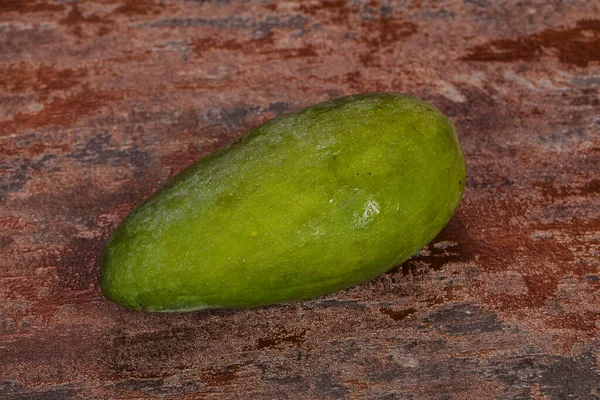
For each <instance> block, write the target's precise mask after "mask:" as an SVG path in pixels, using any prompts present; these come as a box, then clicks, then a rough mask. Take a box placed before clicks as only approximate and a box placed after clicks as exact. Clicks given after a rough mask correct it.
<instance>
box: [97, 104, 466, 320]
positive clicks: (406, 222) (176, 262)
mask: <svg viewBox="0 0 600 400" xmlns="http://www.w3.org/2000/svg"><path fill="white" fill-rule="evenodd" d="M464 185H465V163H464V159H463V155H462V152H461V150H460V146H459V143H458V139H457V136H456V133H455V129H454V125H453V124H452V122H451V121H450V120H449V119H448V118H446V117H445V116H444V115H443V114H442V113H441V112H439V111H438V110H437V109H435V108H434V107H433V106H431V105H429V104H426V103H424V102H422V101H419V100H417V99H415V98H412V97H408V96H405V95H401V94H394V93H367V94H360V95H354V96H348V97H343V98H340V99H337V100H333V101H328V102H325V103H321V104H317V105H314V106H312V107H308V108H305V109H303V110H300V111H298V112H295V113H292V114H288V115H284V116H281V117H278V118H274V119H272V120H270V121H268V122H267V123H265V124H263V125H261V126H259V127H258V128H255V129H253V130H252V131H250V132H249V133H247V134H246V135H244V136H242V137H241V138H240V139H238V140H236V141H235V142H233V143H231V144H229V145H228V146H226V147H224V148H222V149H220V150H218V151H216V152H214V153H213V154H211V155H210V156H208V157H206V158H204V159H202V160H200V161H198V162H197V163H195V164H194V165H192V166H191V167H189V168H188V169H186V170H185V171H183V172H182V173H181V174H179V175H178V176H176V177H175V178H174V179H173V180H171V181H170V182H168V183H167V184H166V185H165V186H164V187H163V188H162V189H161V190H159V191H158V192H157V193H155V194H154V195H152V196H151V197H150V198H148V199H147V200H146V201H144V202H143V203H142V204H141V205H140V206H139V207H137V208H136V209H135V210H134V211H133V212H132V213H131V214H129V216H127V218H126V219H125V220H124V221H123V222H122V223H121V225H120V226H119V227H118V228H117V230H116V231H115V232H114V235H113V236H112V238H111V239H110V241H109V242H108V244H107V246H106V248H105V252H104V256H103V260H102V269H101V278H100V280H101V287H102V291H103V292H104V294H105V295H106V297H108V298H109V299H110V300H112V301H114V302H116V303H118V304H121V305H123V306H125V307H130V308H135V309H142V310H149V311H193V310H199V309H205V308H242V307H254V306H261V305H267V304H273V303H279V302H289V301H298V300H303V299H309V298H314V297H318V296H321V295H324V294H328V293H332V292H335V291H337V290H340V289H343V288H347V287H350V286H353V285H356V284H358V283H360V282H363V281H365V280H368V279H371V278H374V277H376V276H378V275H380V274H381V273H383V272H385V271H387V270H389V269H391V268H393V267H394V266H396V265H398V264H400V263H402V262H403V261H405V260H406V259H408V258H409V257H410V256H411V255H413V254H414V253H415V252H417V251H418V250H419V249H421V248H422V247H423V246H424V245H425V244H427V243H428V242H429V241H431V240H432V239H433V238H434V237H435V236H436V234H437V233H438V232H439V231H440V230H441V229H442V228H443V227H444V225H445V224H446V223H447V222H448V221H449V219H450V218H451V216H452V214H453V212H454V210H455V208H456V207H457V205H458V203H459V201H460V198H461V196H462V193H463V190H464Z"/></svg>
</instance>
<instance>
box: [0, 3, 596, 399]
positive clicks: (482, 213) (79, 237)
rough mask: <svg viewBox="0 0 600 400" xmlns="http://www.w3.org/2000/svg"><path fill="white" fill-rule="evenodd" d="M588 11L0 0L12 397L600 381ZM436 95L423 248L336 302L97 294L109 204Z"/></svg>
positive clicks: (430, 394)
mask: <svg viewBox="0 0 600 400" xmlns="http://www.w3.org/2000/svg"><path fill="white" fill-rule="evenodd" d="M599 15H600V9H599V8H598V5H596V4H595V3H594V2H584V1H562V0H549V1H543V2H542V1H527V2H517V3H515V2H492V1H487V0H442V1H414V2H409V1H367V0H357V1H349V2H346V1H309V2H304V1H302V2H300V1H285V2H276V1H261V2H248V1H243V0H232V1H197V0H167V1H158V0H144V1H129V0H126V1H125V0H104V1H92V0H90V1H80V2H73V1H51V0H19V1H16V0H5V1H2V2H0V254H1V257H0V360H2V362H1V364H2V367H0V397H1V398H7V399H22V398H36V399H53V398H57V399H58V398H60V399H80V398H89V399H96V398H97V399H105V398H120V399H138V398H184V399H185V398H189V399H194V398H207V399H210V398H252V399H272V398H277V399H286V398H289V399H298V398H302V399H304V398H306V399H311V398H314V399H327V398H330V399H346V398H347V399H354V398H356V399H358V398H368V399H413V398H414V399H481V398H485V399H487V398H499V399H514V398H522V399H564V398H578V399H594V398H597V397H598V396H600V385H599V384H598V382H600V372H599V369H598V368H599V367H598V365H599V357H600V355H599V352H598V349H600V340H599V337H600V335H599V332H600V201H599V200H598V199H599V198H600V184H599V179H598V177H599V176H600V113H599V112H598V110H599V107H598V106H599V105H600V103H599V98H600V96H599V93H598V91H599V88H600V84H599V83H600V59H599V58H598V55H599V54H600V49H599V48H598V43H600V36H599V35H600V33H599V32H600V28H599V26H600V25H599V24H600V18H599V17H598V16H599ZM384 90H385V91H398V92H406V93H410V94H413V95H415V96H418V97H421V98H423V99H425V100H428V101H430V102H432V103H433V104H435V105H436V106H438V107H439V108H440V109H442V110H443V111H444V112H445V113H446V114H448V115H449V116H451V118H452V119H453V120H454V121H455V123H456V126H457V129H458V132H459V135H460V139H461V143H462V146H463V150H464V153H465V158H466V160H467V167H468V181H467V189H466V192H465V196H464V199H463V202H462V203H461V205H460V207H459V209H458V210H457V213H456V215H455V216H454V218H453V219H452V221H451V222H450V223H449V224H448V226H447V227H446V228H445V229H444V230H443V231H442V232H441V233H440V235H439V236H438V237H437V238H436V239H435V240H434V241H433V242H432V243H431V244H430V245H428V246H427V247H426V248H425V249H423V250H422V251H421V252H420V253H419V254H417V255H416V256H414V257H413V258H412V259H411V260H409V261H407V262H406V263H404V264H403V265H401V266H398V267H397V268H395V269H393V270H392V271H390V272H388V273H386V274H384V275H383V276H381V277H379V278H378V279H376V280H373V281H371V282H367V283H365V284H362V285H359V286H357V287H354V288H351V289H349V290H346V291H342V292H339V293H336V294H333V295H330V296H327V297H324V298H320V299H316V300H312V301H306V302H302V303H296V304H287V305H278V306H271V307H263V308H258V309H253V310H237V311H227V310H212V311H205V312H198V313H194V314H186V315H157V314H144V313H139V312H132V311H128V310H125V309H121V308H119V307H118V306H116V305H114V304H111V303H109V302H108V301H106V300H105V299H104V298H103V297H102V295H101V293H100V290H99V287H98V282H97V275H98V257H99V255H100V254H101V250H102V247H103V245H104V243H105V242H106V240H107V238H108V236H109V235H110V233H111V232H112V230H113V229H114V228H115V227H116V225H117V224H118V223H119V221H120V220H121V219H122V218H123V217H124V216H125V215H126V214H127V213H128V212H129V211H130V210H131V209H132V208H133V207H134V206H135V205H136V204H138V203H139V202H140V201H141V200H142V199H143V198H145V197H146V196H148V195H150V194H151V193H152V192H153V191H154V190H156V189H157V188H158V187H159V186H160V185H161V184H162V183H163V182H165V181H166V180H168V179H169V178H170V177H172V176H173V175H175V174H176V173H177V172H179V171H181V170H182V169H183V168H185V167H186V166H188V165H189V164H191V163H193V162H194V161H196V160H198V159H200V158H202V157H204V156H206V155H207V154H209V153H210V152H211V151H213V150H215V149H216V148H218V147H219V146H222V145H223V144H225V143H227V142H230V141H232V140H234V139H235V138H236V137H239V136H240V135H241V134H242V133H244V132H246V131H247V130H248V129H250V128H251V127H253V126H256V125H258V124H260V123H262V122H264V121H266V120H267V119H269V118H272V117H274V116H277V115H280V114H282V113H284V112H288V111H293V110H296V109H299V108H301V107H303V106H306V105H309V104H313V103H316V102H318V101H323V100H327V99H331V98H334V97H338V96H341V95H345V94H351V93H357V92H365V91H384Z"/></svg>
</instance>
